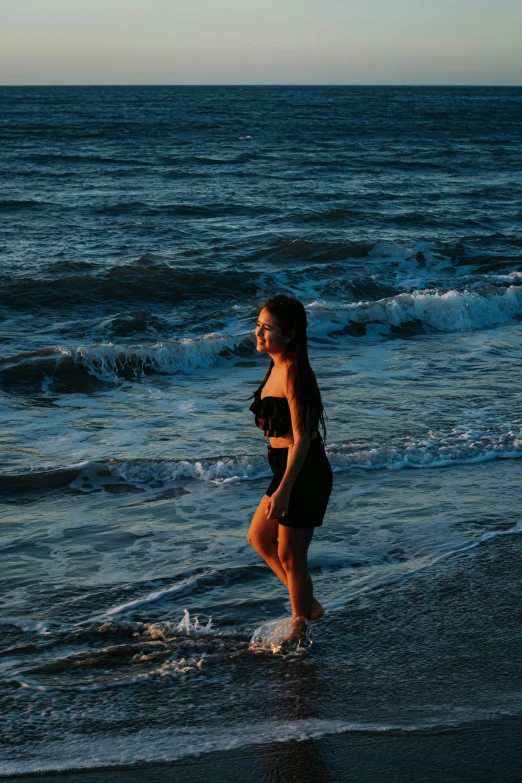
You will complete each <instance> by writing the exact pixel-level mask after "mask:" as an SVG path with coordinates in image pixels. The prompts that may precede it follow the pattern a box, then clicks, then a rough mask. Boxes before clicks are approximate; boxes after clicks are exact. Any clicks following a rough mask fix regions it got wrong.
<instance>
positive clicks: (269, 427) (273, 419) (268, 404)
mask: <svg viewBox="0 0 522 783" xmlns="http://www.w3.org/2000/svg"><path fill="white" fill-rule="evenodd" d="M254 398H255V399H254V402H253V403H252V405H251V406H250V408H249V410H250V411H252V413H254V414H255V417H256V425H257V426H258V427H259V428H260V429H262V430H263V431H264V433H265V435H266V436H267V438H281V437H282V436H283V435H286V434H287V432H288V431H289V430H291V429H292V418H291V416H290V406H289V405H288V400H287V399H286V397H268V396H267V397H263V399H261V389H258V390H257V391H255V392H254Z"/></svg>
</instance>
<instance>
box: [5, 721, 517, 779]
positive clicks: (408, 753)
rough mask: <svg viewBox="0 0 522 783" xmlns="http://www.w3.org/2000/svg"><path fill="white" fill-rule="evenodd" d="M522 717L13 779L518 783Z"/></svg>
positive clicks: (293, 742) (340, 736) (349, 734)
mask: <svg viewBox="0 0 522 783" xmlns="http://www.w3.org/2000/svg"><path fill="white" fill-rule="evenodd" d="M521 730H522V718H521V717H520V716H514V717H507V718H501V719H499V720H496V721H491V720H489V721H484V722H480V723H474V724H472V725H468V726H466V727H462V728H453V729H440V730H429V731H424V732H422V731H420V732H414V733H411V732H400V731H390V732H389V733H386V734H384V733H383V734H375V733H370V732H368V733H364V732H357V733H353V732H346V733H344V734H335V735H329V736H325V737H321V738H320V739H307V740H302V741H297V740H291V741H289V742H278V743H270V744H267V745H254V746H249V747H245V748H241V749H237V750H222V751H215V752H212V753H208V754H203V755H200V756H197V757H191V758H190V759H185V760H180V761H175V762H168V763H157V764H156V763H149V764H143V765H139V764H136V765H133V766H129V767H125V768H115V767H114V768H105V769H103V768H100V769H99V770H88V769H87V770H83V771H76V772H67V771H64V772H47V773H33V774H30V775H25V774H24V775H10V776H8V777H5V776H2V775H1V774H0V780H3V781H8V780H15V781H17V783H38V781H42V783H44V781H46V782H47V783H48V781H52V780H53V779H56V782H57V783H159V782H160V781H162V783H164V781H175V782H176V783H198V781H201V780H210V781H222V780H223V781H224V780H226V781H227V783H267V781H274V783H276V781H277V783H279V782H282V781H294V780H295V781H300V783H329V782H330V781H332V783H333V781H344V780H346V781H352V780H353V781H354V783H355V781H357V783H417V782H418V783H492V782H493V781H498V782H499V783H500V781H502V783H519V781H520V759H519V758H518V753H517V742H518V740H519V737H520V734H521Z"/></svg>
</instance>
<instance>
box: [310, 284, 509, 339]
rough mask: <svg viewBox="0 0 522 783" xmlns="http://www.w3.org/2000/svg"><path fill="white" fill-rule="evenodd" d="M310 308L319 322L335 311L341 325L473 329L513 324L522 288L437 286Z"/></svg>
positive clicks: (326, 303) (452, 330) (315, 303)
mask: <svg viewBox="0 0 522 783" xmlns="http://www.w3.org/2000/svg"><path fill="white" fill-rule="evenodd" d="M308 309H309V310H311V311H312V312H313V313H314V314H316V316H317V317H316V320H318V321H320V314H321V313H323V312H324V313H329V312H334V313H335V314H336V315H337V316H338V318H339V324H341V323H342V320H343V318H344V319H345V320H346V322H348V321H352V322H355V323H361V324H364V323H368V322H378V323H382V324H386V325H389V326H401V325H402V324H404V323H408V322H411V321H420V322H421V323H422V324H423V325H424V326H427V327H428V328H430V329H433V330H435V331H442V332H456V331H471V330H474V329H483V328H485V327H489V326H496V325H498V324H504V323H509V322H510V321H512V320H513V319H515V318H517V317H518V316H520V315H522V288H521V287H520V286H509V287H508V288H506V289H503V290H502V291H501V292H496V291H493V292H488V293H478V292H476V291H457V290H450V291H446V292H443V293H440V292H439V291H438V290H437V289H433V290H424V291H413V292H412V293H402V294H398V295H397V296H393V297H389V298H386V299H378V300H376V301H366V302H357V303H347V304H339V303H336V302H330V301H315V302H312V303H311V304H309V305H308ZM339 328H340V326H337V329H339ZM316 331H319V325H318V327H317V329H316ZM312 334H313V332H312Z"/></svg>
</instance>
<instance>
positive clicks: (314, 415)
mask: <svg viewBox="0 0 522 783" xmlns="http://www.w3.org/2000/svg"><path fill="white" fill-rule="evenodd" d="M264 309H266V310H268V312H269V313H272V315H273V316H275V318H276V320H277V323H278V325H279V328H280V329H281V332H282V333H283V335H284V336H285V337H288V336H290V340H289V342H288V343H287V346H286V350H285V355H284V356H285V359H286V360H287V361H288V362H289V365H290V366H289V371H293V373H294V377H295V383H294V397H295V399H296V401H297V407H298V410H299V415H300V420H301V421H303V420H304V417H305V416H306V414H307V412H309V415H310V434H312V433H313V432H314V431H315V429H316V428H317V429H318V428H319V425H321V427H322V430H323V437H324V438H325V439H326V418H327V416H326V413H325V410H324V407H323V401H322V399H321V392H320V391H319V386H318V384H317V378H316V377H315V373H314V371H313V370H312V368H311V366H310V360H309V358H308V338H307V334H306V327H307V317H306V310H305V309H304V307H303V305H302V304H301V302H300V301H299V300H298V299H294V298H293V297H291V296H286V295H285V294H276V296H272V297H270V299H267V300H266V302H265V303H264V305H263V306H262V307H261V310H264ZM273 366H274V360H273V359H270V365H269V367H268V371H267V373H266V375H265V377H264V378H263V380H262V382H261V385H260V387H259V389H262V388H263V386H264V385H265V383H266V382H267V380H268V377H269V375H270V373H271V371H272V367H273Z"/></svg>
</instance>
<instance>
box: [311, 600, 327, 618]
mask: <svg viewBox="0 0 522 783" xmlns="http://www.w3.org/2000/svg"><path fill="white" fill-rule="evenodd" d="M323 614H324V606H322V605H321V604H320V603H319V601H318V600H317V598H312V615H311V617H312V620H318V619H319V618H320V617H322V616H323Z"/></svg>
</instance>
